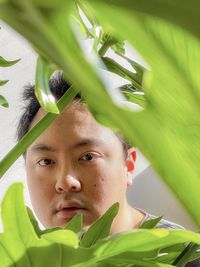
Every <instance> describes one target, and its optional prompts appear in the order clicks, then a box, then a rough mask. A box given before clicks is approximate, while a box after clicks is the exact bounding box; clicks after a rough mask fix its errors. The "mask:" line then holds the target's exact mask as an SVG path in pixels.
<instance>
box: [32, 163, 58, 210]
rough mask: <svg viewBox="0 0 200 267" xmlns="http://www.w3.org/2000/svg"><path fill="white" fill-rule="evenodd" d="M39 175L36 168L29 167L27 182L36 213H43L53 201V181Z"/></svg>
mask: <svg viewBox="0 0 200 267" xmlns="http://www.w3.org/2000/svg"><path fill="white" fill-rule="evenodd" d="M46 178H47V177H43V175H41V174H40V175H39V174H38V173H37V171H36V169H35V168H34V167H33V168H27V184H28V189H29V193H30V198H31V202H32V205H33V208H34V210H35V212H36V213H42V212H43V210H46V208H47V207H48V206H49V204H50V203H51V202H50V201H51V198H52V196H53V183H52V182H51V180H50V179H46Z"/></svg>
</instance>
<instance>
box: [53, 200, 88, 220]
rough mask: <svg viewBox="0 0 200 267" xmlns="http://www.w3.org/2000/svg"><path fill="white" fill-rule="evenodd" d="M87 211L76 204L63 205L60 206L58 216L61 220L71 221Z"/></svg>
mask: <svg viewBox="0 0 200 267" xmlns="http://www.w3.org/2000/svg"><path fill="white" fill-rule="evenodd" d="M85 211H86V209H85V208H84V207H83V206H82V205H80V204H79V203H76V202H71V203H70V202H68V203H62V204H61V205H59V206H58V209H57V212H56V215H57V217H58V218H59V219H65V220H70V219H72V218H73V217H74V216H75V215H77V214H84V213H85Z"/></svg>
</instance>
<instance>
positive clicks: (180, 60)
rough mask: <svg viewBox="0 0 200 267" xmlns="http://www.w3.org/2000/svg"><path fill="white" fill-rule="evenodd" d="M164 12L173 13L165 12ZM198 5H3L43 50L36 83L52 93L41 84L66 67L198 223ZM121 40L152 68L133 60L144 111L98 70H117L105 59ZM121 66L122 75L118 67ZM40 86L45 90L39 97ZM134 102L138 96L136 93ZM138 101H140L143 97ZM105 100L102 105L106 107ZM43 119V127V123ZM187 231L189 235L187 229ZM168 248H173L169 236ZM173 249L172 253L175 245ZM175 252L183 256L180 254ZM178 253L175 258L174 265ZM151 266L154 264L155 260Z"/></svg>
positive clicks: (96, 110) (2, 12)
mask: <svg viewBox="0 0 200 267" xmlns="http://www.w3.org/2000/svg"><path fill="white" fill-rule="evenodd" d="M77 4H79V7H80V8H81V9H82V11H83V12H84V13H85V14H86V16H87V17H88V19H89V20H90V22H91V25H92V29H93V30H92V31H91V32H90V29H88V28H87V27H86V25H84V23H82V22H81V20H80V16H79V12H78V9H77ZM166 10H170V12H167V13H166V12H165V11H166ZM185 10H187V16H186V15H185V13H184V11H185ZM197 10H198V3H196V2H195V1H193V5H192V4H191V3H190V5H189V4H188V3H176V4H174V3H173V2H171V1H163V2H162V4H159V3H157V2H156V1H155V2H154V1H153V2H152V1H151V3H148V2H147V1H140V2H139V1H128V0H127V1H123V2H122V1H117V3H115V1H67V2H66V1H62V0H60V1H57V3H56V4H55V2H54V1H50V0H49V1H47V0H46V1H43V2H40V1H36V0H35V1H28V2H27V1H15V2H13V1H1V4H0V16H1V17H2V19H4V20H5V22H7V23H8V24H9V25H11V26H12V27H13V28H15V29H16V30H17V31H19V32H20V33H21V34H22V35H23V36H24V37H25V38H27V39H28V40H29V41H30V42H31V43H32V45H33V46H34V47H35V49H36V51H37V52H38V53H39V54H40V58H39V60H38V64H37V69H38V71H37V73H38V75H37V79H38V80H37V79H36V84H38V88H40V89H41V90H43V92H44V93H45V91H46V94H48V86H47V87H45V88H41V86H40V84H45V81H47V79H48V77H49V75H50V74H51V73H52V72H53V71H54V70H55V69H62V70H63V72H64V75H65V77H66V79H67V80H69V81H70V82H71V83H72V84H73V87H74V88H75V90H76V91H77V90H81V92H82V94H83V96H84V98H85V99H86V101H87V104H88V106H89V108H90V110H91V111H92V112H93V114H94V115H95V117H96V118H97V120H99V121H100V122H101V123H103V124H105V125H107V126H108V125H109V126H110V127H114V128H119V129H120V130H121V131H123V133H124V135H125V136H126V138H127V139H128V140H129V141H130V143H132V144H133V145H136V146H137V147H139V149H140V150H141V151H142V152H143V153H144V154H145V156H146V157H147V158H148V159H149V160H150V162H151V163H152V166H153V167H154V168H155V170H156V171H157V172H158V173H159V174H160V176H161V177H162V178H163V179H164V181H165V182H166V183H167V184H168V185H169V186H170V188H171V189H172V190H173V191H174V193H175V194H176V195H177V197H178V198H179V199H180V201H181V202H182V204H183V205H184V206H185V208H186V209H187V210H188V212H189V214H190V215H191V216H192V218H193V219H194V221H195V222H196V223H197V225H199V224H200V216H199V212H198V210H199V206H200V202H199V200H198V194H199V192H198V191H199V190H198V188H199V185H200V181H199V178H198V172H199V164H198V163H199V159H200V153H199V151H200V150H199V112H198V111H199V105H198V103H199V101H198V100H199V78H198V69H199V64H200V63H199V62H200V60H199V59H200V52H199V51H200V49H199V35H200V33H199V28H198V23H197V22H198V12H197ZM119 18H120V19H119ZM188 18H190V19H188ZM100 25H102V27H100ZM130 25H131V27H130ZM82 29H83V30H84V34H88V35H89V36H90V37H92V39H93V47H94V51H98V53H95V52H94V53H93V58H92V59H91V58H88V55H86V54H85V49H83V48H82V46H81V37H82V34H81V32H82ZM99 29H100V31H99ZM67 40H70V42H69V41H67ZM123 40H128V41H129V43H130V44H133V45H134V47H135V48H136V49H137V50H138V51H139V52H140V53H141V54H142V55H143V56H144V58H145V60H146V61H147V63H148V64H149V66H150V68H151V72H150V71H145V74H144V78H143V71H144V70H143V69H142V68H141V67H139V66H135V68H136V71H137V75H136V76H134V79H133V80H131V82H132V89H133V88H136V90H142V91H144V93H145V97H143V98H142V101H143V100H144V98H145V104H144V110H143V111H141V112H137V113H136V112H134V111H131V110H129V109H127V108H124V107H121V105H120V103H118V102H117V103H116V99H114V96H113V94H111V91H110V90H109V87H108V86H107V87H106V86H105V81H104V80H102V78H101V75H100V74H99V67H101V66H102V61H103V62H104V65H106V66H107V68H109V67H110V68H111V67H112V70H115V71H116V64H114V67H113V64H112V63H113V62H111V61H110V60H109V59H105V58H104V59H102V57H104V56H105V52H106V50H107V49H108V48H109V47H110V46H112V48H113V49H115V50H116V51H117V53H119V54H121V56H124V55H123V46H122V42H123ZM113 46H114V47H113ZM155 52H156V55H155ZM128 60H129V59H128ZM131 63H132V64H133V65H134V64H135V63H134V62H131ZM110 70H111V69H110ZM117 70H118V74H119V69H118V68H117ZM86 72H87V75H85V73H86ZM41 73H42V75H41ZM39 74H40V76H39ZM126 75H128V74H127V73H126ZM87 77H90V79H88V78H87ZM40 79H41V82H40ZM37 81H38V82H37ZM80 81H81V82H80ZM129 81H130V76H129ZM165 81H167V83H166V82H165ZM134 83H135V84H134ZM141 84H142V87H141ZM138 85H139V86H138ZM94 88H95V90H94ZM127 88H128V87H126V89H127ZM134 90H135V89H134ZM134 90H133V91H134ZM39 92H40V90H39V91H38V95H40V93H39ZM72 92H73V91H72ZM74 94H75V93H74ZM110 95H111V97H110ZM72 98H73V93H72ZM129 98H131V96H130V94H129ZM97 99H98V100H97ZM113 99H114V100H115V101H113ZM132 100H134V101H135V99H133V98H132ZM139 100H140V101H139V102H140V103H141V102H142V101H141V99H139ZM40 101H41V103H42V104H43V105H44V107H46V108H47V109H49V110H50V111H51V112H52V111H53V112H58V108H57V107H56V104H55V103H53V102H51V101H47V102H46V103H45V102H44V101H43V99H42V98H40ZM137 101H138V100H137ZM67 102H68V101H67ZM101 102H103V103H104V109H102V105H101ZM49 116H51V117H55V116H56V115H49ZM42 125H43V126H40V127H39V128H41V127H44V124H42ZM127 125H128V126H127ZM45 127H46V126H45ZM39 128H38V129H39ZM37 134H39V130H37V129H36V130H35V133H34V134H33V133H32V134H31V132H30V133H29V139H25V141H24V140H22V143H21V144H20V145H18V147H17V148H16V149H15V150H14V151H12V152H11V153H10V154H9V155H8V156H7V157H6V158H5V159H4V160H2V162H1V165H0V168H1V175H3V173H4V172H5V170H6V169H7V168H8V166H9V165H10V164H11V163H12V162H13V161H14V160H15V159H16V157H17V156H18V155H20V153H23V152H24V151H25V149H26V147H27V145H28V144H30V142H31V137H30V136H31V135H32V140H33V139H34V138H35V137H36V135H37ZM158 144H159V146H158ZM188 181H189V185H190V186H188ZM185 192H187V194H186V193H185ZM153 231H155V230H153ZM170 234H171V233H170ZM170 234H169V235H170ZM180 234H181V232H180ZM193 234H194V233H193ZM193 234H192V233H190V234H188V237H187V240H186V239H184V240H183V239H182V241H181V242H182V243H183V242H185V241H195V242H197V243H198V234H195V237H196V239H193V238H192V235H193ZM146 235H147V233H146ZM182 235H183V236H184V232H183V233H182ZM176 241H177V239H176ZM157 244H158V243H157ZM171 245H172V244H171ZM166 246H169V244H167V242H166ZM144 247H145V246H144V245H143V248H144ZM170 249H172V251H173V248H170ZM176 249H177V246H176ZM176 249H175V250H176ZM195 249H196V247H195ZM178 251H179V252H180V250H178ZM176 252H177V251H176ZM132 255H133V254H132ZM126 257H127V255H126ZM137 257H139V256H138V255H137ZM176 257H177V254H175V255H174V259H175V258H176ZM174 259H173V260H171V261H169V263H173V262H174ZM159 260H160V258H159ZM136 264H137V263H136ZM140 264H146V263H144V262H143V263H140ZM147 264H148V265H147V266H150V264H154V263H150V262H148V263H147ZM183 264H184V263H183ZM152 266H155V265H152ZM157 266H162V265H157ZM163 266H164V265H163ZM177 266H178V264H177ZM180 266H182V265H180Z"/></svg>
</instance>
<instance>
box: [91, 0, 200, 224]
mask: <svg viewBox="0 0 200 267" xmlns="http://www.w3.org/2000/svg"><path fill="white" fill-rule="evenodd" d="M90 4H91V5H92V6H93V10H95V13H96V14H98V18H99V20H100V21H101V22H102V24H103V25H104V24H105V25H106V26H107V27H110V28H112V30H113V32H115V33H116V35H119V36H120V38H121V39H127V41H128V42H129V43H130V44H132V45H133V46H134V47H135V48H136V49H137V50H138V52H139V53H140V54H141V55H142V56H143V58H144V59H145V61H146V62H147V63H148V65H149V66H150V68H151V69H152V77H151V79H147V78H148V77H147V78H145V79H144V83H143V87H144V93H145V98H146V101H147V105H146V109H145V110H144V111H143V112H139V113H137V114H136V113H135V114H134V113H133V112H125V113H126V114H125V113H123V110H121V111H117V112H116V111H115V115H117V114H118V123H119V124H120V121H122V120H123V122H126V126H125V125H122V124H121V129H123V132H124V134H125V136H126V137H127V139H128V140H129V141H130V143H133V144H135V145H136V146H137V147H138V148H139V149H140V151H142V153H143V154H144V155H145V156H146V157H147V159H148V160H149V161H150V162H151V163H152V166H153V168H154V169H155V170H156V171H157V172H158V174H159V176H160V177H161V178H163V180H164V181H165V182H166V183H167V185H169V187H170V188H171V189H172V190H173V192H174V194H175V195H176V196H177V198H178V199H179V200H180V201H181V202H182V204H183V205H184V207H185V208H186V209H187V211H188V212H189V213H190V215H191V216H192V218H193V219H194V220H195V222H196V223H197V224H198V225H200V216H199V212H198V211H199V210H200V202H199V201H198V198H199V190H198V189H199V188H200V180H199V177H198V173H199V171H200V169H199V161H200V153H199V151H200V143H199V138H200V135H199V133H200V129H199V121H200V117H199V114H200V110H199V101H200V86H199V85H200V80H199V79H200V78H199V77H200V76H199V75H198V73H199V68H200V42H199V41H198V40H197V39H196V38H194V37H193V36H192V35H191V34H189V33H187V32H185V31H183V30H182V29H180V28H178V27H175V26H174V25H171V24H167V23H165V22H163V21H161V20H158V19H155V18H153V17H149V16H145V15H143V14H138V13H132V14H131V13H130V12H129V11H127V10H126V9H123V8H117V7H116V8H115V12H113V8H112V7H111V6H109V5H108V4H103V1H101V3H99V2H98V4H97V2H96V1H92V2H90ZM119 17H120V21H119ZM130 25H132V27H130ZM136 36H137V38H136ZM155 51H156V55H155ZM161 66H162V67H161ZM122 113H123V115H122ZM127 125H129V127H127ZM130 125H131V126H130ZM158 144H159V146H158ZM188 180H190V186H189V187H188ZM185 192H187V194H185ZM192 203H193V204H192Z"/></svg>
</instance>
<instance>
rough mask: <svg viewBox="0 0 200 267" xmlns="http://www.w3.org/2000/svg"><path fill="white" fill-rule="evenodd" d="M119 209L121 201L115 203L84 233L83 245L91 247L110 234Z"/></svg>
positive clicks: (81, 244) (81, 243)
mask: <svg viewBox="0 0 200 267" xmlns="http://www.w3.org/2000/svg"><path fill="white" fill-rule="evenodd" d="M118 210H119V203H115V204H114V205H113V206H112V207H111V208H109V209H108V210H107V212H106V213H104V215H103V216H102V217H101V218H99V219H98V220H97V221H96V222H94V223H93V224H92V225H91V226H90V227H89V229H88V230H87V232H86V233H85V234H84V235H83V238H82V240H81V242H80V246H82V247H86V248H88V247H91V246H92V245H94V244H95V243H96V242H97V241H98V240H99V239H102V238H104V237H106V236H108V235H109V233H110V228H111V225H112V222H113V220H114V218H115V216H116V215H117V212H118Z"/></svg>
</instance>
